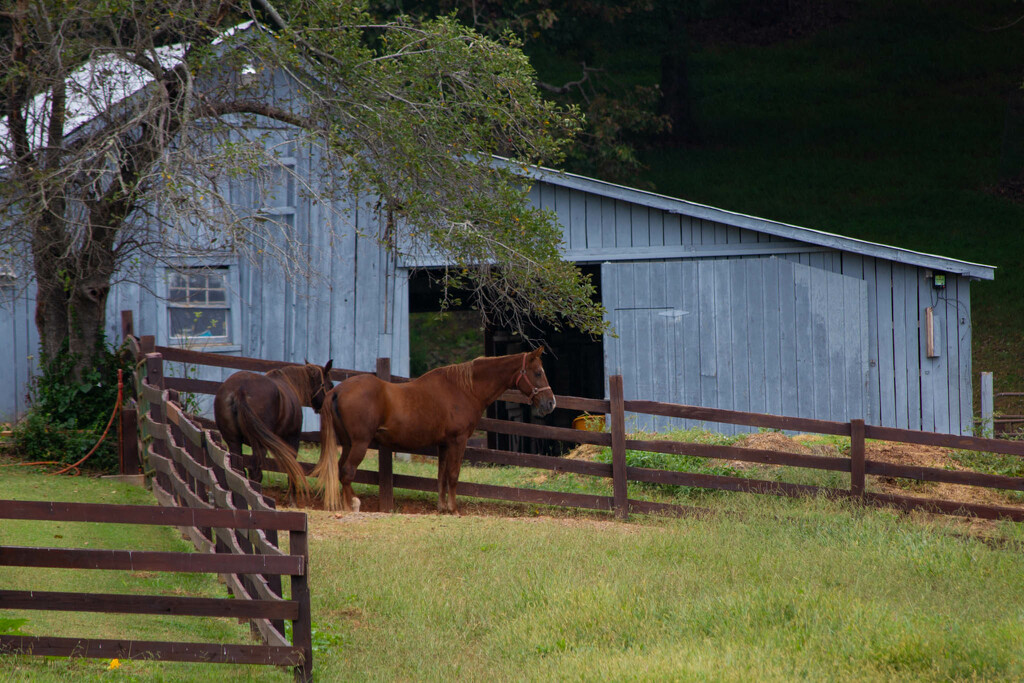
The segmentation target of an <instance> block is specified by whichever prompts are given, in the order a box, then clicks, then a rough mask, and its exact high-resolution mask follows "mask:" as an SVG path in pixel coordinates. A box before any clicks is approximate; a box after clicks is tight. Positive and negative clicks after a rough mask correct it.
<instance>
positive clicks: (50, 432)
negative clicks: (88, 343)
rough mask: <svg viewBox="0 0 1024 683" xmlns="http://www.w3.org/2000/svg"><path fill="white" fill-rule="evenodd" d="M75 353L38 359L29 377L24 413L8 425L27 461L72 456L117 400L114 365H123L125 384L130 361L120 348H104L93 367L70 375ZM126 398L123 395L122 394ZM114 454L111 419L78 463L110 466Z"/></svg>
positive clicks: (98, 467)
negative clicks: (38, 366) (77, 375)
mask: <svg viewBox="0 0 1024 683" xmlns="http://www.w3.org/2000/svg"><path fill="white" fill-rule="evenodd" d="M75 364H76V363H75V357H74V356H73V355H72V354H70V353H68V352H67V351H63V352H61V353H60V354H58V355H57V356H56V357H55V358H53V359H44V360H43V364H42V372H41V373H40V374H39V375H38V376H37V377H35V378H34V379H33V380H32V384H31V387H30V392H29V398H30V400H31V402H32V407H31V408H30V410H29V412H28V414H27V415H26V416H25V418H24V419H22V420H21V421H20V422H18V424H16V425H15V426H14V429H13V432H14V444H15V450H16V452H17V453H18V454H19V455H21V456H22V457H24V458H26V459H28V460H30V461H54V462H60V463H65V464H69V465H70V464H72V463H75V462H78V461H79V460H80V459H81V458H82V457H83V456H84V455H85V454H86V453H88V452H89V450H90V449H91V448H92V447H93V446H94V445H95V444H96V442H97V441H98V440H99V438H100V436H101V435H102V434H103V429H104V428H105V427H106V426H107V422H108V421H109V420H110V415H111V412H112V411H113V410H114V405H115V403H116V401H117V371H118V369H122V370H124V371H125V373H124V377H125V381H124V385H125V387H126V389H127V388H128V387H130V386H131V366H130V364H129V361H128V357H127V353H125V352H124V349H123V348H122V349H117V350H113V351H104V352H103V353H101V354H100V355H99V357H98V360H97V363H96V365H95V366H94V367H92V368H88V369H86V370H85V371H84V372H82V376H81V379H80V380H76V379H75V373H74V371H73V370H74V367H75ZM125 398H127V396H125ZM118 464H119V458H118V449H117V431H116V425H112V426H111V428H110V432H109V433H108V434H107V437H106V439H104V441H103V443H102V444H101V445H100V446H99V447H98V448H97V449H96V452H95V453H93V454H92V456H90V458H89V460H88V461H87V462H86V463H84V464H83V466H84V467H88V468H89V469H95V470H102V471H107V472H116V471H117V470H118Z"/></svg>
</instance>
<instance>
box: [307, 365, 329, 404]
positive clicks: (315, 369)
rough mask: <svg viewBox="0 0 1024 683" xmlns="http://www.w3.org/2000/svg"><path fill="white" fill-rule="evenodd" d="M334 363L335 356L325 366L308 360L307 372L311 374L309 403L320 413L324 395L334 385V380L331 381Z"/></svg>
mask: <svg viewBox="0 0 1024 683" xmlns="http://www.w3.org/2000/svg"><path fill="white" fill-rule="evenodd" d="M332 365H334V359H333V358H332V359H331V360H329V361H327V365H325V366H323V367H320V366H319V365H313V364H312V363H310V362H309V361H306V373H307V374H308V375H309V393H310V398H309V403H310V405H311V406H313V410H315V411H316V412H318V413H319V412H320V408H322V407H323V405H324V397H325V396H327V392H328V391H330V390H331V389H332V388H333V387H334V382H332V381H331V366H332Z"/></svg>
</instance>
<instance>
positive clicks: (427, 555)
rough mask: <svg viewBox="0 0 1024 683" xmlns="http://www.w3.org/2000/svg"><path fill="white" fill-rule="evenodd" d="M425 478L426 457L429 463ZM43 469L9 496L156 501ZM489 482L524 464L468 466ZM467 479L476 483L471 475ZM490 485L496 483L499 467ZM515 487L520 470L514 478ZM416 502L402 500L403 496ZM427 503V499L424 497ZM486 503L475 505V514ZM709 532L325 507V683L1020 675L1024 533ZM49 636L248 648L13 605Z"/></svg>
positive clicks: (317, 550)
mask: <svg viewBox="0 0 1024 683" xmlns="http://www.w3.org/2000/svg"><path fill="white" fill-rule="evenodd" d="M413 465H416V466H423V465H422V464H417V463H413ZM24 469H25V468H9V469H5V470H3V475H2V476H0V498H29V499H43V500H45V499H55V500H94V501H97V502H131V503H147V502H152V499H151V497H150V496H149V494H148V493H147V492H145V491H143V490H140V489H132V488H129V487H125V486H123V485H116V484H110V483H109V482H107V481H105V480H101V479H93V478H85V477H79V478H64V477H61V478H52V477H47V476H45V475H42V474H40V473H33V472H26V471H24ZM469 469H481V470H487V471H490V472H494V471H505V470H506V468H469ZM467 476H470V477H473V476H477V474H475V473H473V472H469V473H468V474H467ZM479 476H489V475H487V474H486V473H484V474H479ZM506 476H507V475H506ZM405 495H406V492H399V496H400V500H401V499H403V498H404V496H405ZM423 495H424V497H425V498H427V499H430V498H431V496H427V495H426V494H423ZM467 502H468V501H467ZM702 505H704V506H706V507H710V508H712V509H714V510H716V511H717V512H716V514H713V515H712V516H710V517H706V518H684V519H664V518H641V517H637V518H634V519H633V521H631V522H630V523H626V524H623V523H618V522H615V521H614V520H613V519H612V518H611V517H610V516H608V515H604V514H599V513H572V512H561V511H553V510H550V509H547V508H544V507H538V506H518V507H517V506H509V511H510V513H511V514H512V515H513V516H504V517H497V516H475V515H466V516H463V517H459V518H452V517H439V516H436V515H433V514H428V515H384V514H359V515H349V516H336V515H335V514H332V513H325V512H322V511H313V512H311V513H310V543H311V572H312V575H311V588H312V592H313V622H314V629H315V630H316V637H315V641H314V643H315V648H316V653H315V657H316V662H315V669H316V671H317V675H318V679H319V680H332V681H333V680H346V681H348V680H442V679H444V680H452V679H456V680H473V681H476V680H481V681H482V680H566V679H568V680H665V679H673V680H680V679H682V680H689V679H702V680H703V679H710V680H751V679H757V680H792V679H794V678H808V679H828V680H853V679H856V680H949V679H962V678H978V679H984V680H1013V679H1019V678H1021V677H1022V676H1024V632H1022V631H1021V629H1020V620H1021V618H1022V617H1024V584H1022V583H1021V582H1020V580H1019V579H1020V576H1021V574H1022V572H1024V553H1022V552H1021V551H1022V550H1024V533H1022V530H1021V528H1020V527H1018V526H1016V525H1012V524H1007V525H993V526H990V527H988V528H987V529H986V533H985V535H984V536H983V537H981V536H976V535H972V534H971V533H970V532H969V527H967V526H966V525H963V524H961V523H957V522H955V521H953V520H944V521H939V522H935V521H931V520H929V519H926V518H923V517H915V516H911V517H906V516H902V515H898V514H896V513H893V512H888V511H880V510H866V509H859V508H855V507H849V506H846V505H841V504H836V503H832V502H828V501H825V500H776V499H771V498H753V497H747V496H742V495H728V496H708V497H705V498H704V499H703V500H702ZM0 542H2V543H4V544H39V545H81V544H84V543H88V544H89V545H88V546H87V547H118V548H121V547H131V546H139V547H145V548H148V549H182V548H184V547H185V543H184V541H182V540H181V539H180V538H179V537H178V536H177V534H176V533H175V532H174V531H173V530H170V529H168V530H166V531H165V532H163V533H159V534H152V533H151V534H148V535H146V534H141V535H139V534H136V532H135V530H134V529H133V528H132V527H130V526H114V525H111V526H104V525H81V524H79V525H71V524H61V525H59V526H58V527H53V526H46V527H44V526H42V525H40V524H37V523H33V524H27V523H5V524H4V525H3V526H2V527H0ZM0 585H3V586H4V587H6V588H25V589H28V588H37V589H41V590H67V589H70V588H72V587H77V588H80V589H83V590H95V591H109V592H157V593H160V592H172V593H174V592H180V591H186V592H188V593H190V594H191V593H199V594H208V595H221V594H223V591H224V588H223V586H221V585H219V584H217V583H216V581H215V580H213V579H211V580H209V581H206V580H197V579H196V578H195V577H190V576H185V575H170V576H168V577H166V578H157V577H155V576H148V575H145V576H134V575H128V576H125V575H124V574H122V573H115V572H85V571H82V572H64V573H60V572H57V571H56V570H55V571H54V572H48V573H43V572H40V571H38V570H20V569H16V568H0ZM0 618H2V619H5V620H8V621H5V622H0V623H5V624H8V626H9V624H10V623H11V622H10V621H9V620H11V619H20V618H27V619H28V621H27V622H25V623H23V624H22V625H21V626H20V628H21V630H22V631H23V632H25V633H28V634H33V635H71V634H74V633H81V632H83V629H84V630H85V631H86V632H88V633H90V634H93V635H108V634H109V635H114V634H117V633H120V634H125V632H126V631H127V633H128V634H130V635H134V636H136V637H143V636H142V634H144V637H154V638H166V639H182V640H203V639H217V638H225V639H227V640H229V641H231V642H246V639H247V638H248V630H247V629H246V628H245V627H244V626H240V625H238V624H236V623H233V622H222V621H219V620H210V619H206V620H177V619H172V618H159V619H154V623H147V622H146V620H145V618H141V617H135V616H112V615H81V616H78V615H65V614H61V613H52V614H51V613H17V614H9V613H4V614H3V615H0ZM108 666H109V662H107V661H102V660H101V661H88V660H84V661H83V660H79V661H74V662H68V661H66V660H58V659H49V660H35V659H32V658H28V657H17V658H5V660H4V661H3V663H2V667H0V668H2V670H3V672H4V677H5V678H8V679H12V680H82V679H86V680H88V679H93V680H96V679H100V678H103V679H122V678H124V679H128V678H130V679H135V680H201V679H202V680H208V679H209V678H210V677H213V676H218V677H221V678H223V679H224V680H287V679H288V678H289V677H290V675H289V674H288V673H287V672H283V671H278V670H274V669H269V668H265V667H249V666H245V667H242V666H238V667H234V666H222V665H210V666H209V667H202V666H199V665H179V664H159V663H152V662H123V663H122V665H121V668H119V669H117V670H108Z"/></svg>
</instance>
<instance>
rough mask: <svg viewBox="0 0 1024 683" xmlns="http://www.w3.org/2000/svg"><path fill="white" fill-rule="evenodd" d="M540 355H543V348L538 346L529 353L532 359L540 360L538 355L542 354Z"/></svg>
mask: <svg viewBox="0 0 1024 683" xmlns="http://www.w3.org/2000/svg"><path fill="white" fill-rule="evenodd" d="M542 353H544V347H543V346H538V347H537V348H535V349H534V350H533V351H530V356H531V357H532V358H540V354H542Z"/></svg>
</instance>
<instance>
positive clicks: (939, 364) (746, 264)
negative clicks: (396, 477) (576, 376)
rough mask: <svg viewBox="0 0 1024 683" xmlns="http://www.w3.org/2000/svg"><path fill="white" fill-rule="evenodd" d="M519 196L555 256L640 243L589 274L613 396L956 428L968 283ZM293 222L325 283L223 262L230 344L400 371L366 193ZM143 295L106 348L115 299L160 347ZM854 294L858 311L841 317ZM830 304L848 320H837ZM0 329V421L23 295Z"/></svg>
mask: <svg viewBox="0 0 1024 683" xmlns="http://www.w3.org/2000/svg"><path fill="white" fill-rule="evenodd" d="M277 142H280V140H278V141H277ZM289 154H291V155H293V157H294V159H295V162H296V170H297V172H299V173H301V174H302V175H303V176H308V177H309V178H310V180H311V181H313V180H314V176H317V174H316V173H314V171H313V169H316V168H318V166H319V165H318V163H317V162H316V160H315V159H314V160H313V161H310V158H311V154H312V152H311V150H310V149H309V148H308V147H305V148H295V149H291V150H289ZM231 191H232V198H233V201H236V202H238V203H239V204H241V205H243V206H252V207H258V206H259V205H260V203H261V198H260V197H257V196H256V193H255V188H254V186H253V184H252V183H240V182H239V183H235V184H234V185H233V186H232V190H231ZM529 198H530V201H531V202H532V203H533V204H534V205H536V206H538V207H540V208H544V209H548V210H551V211H553V212H554V213H555V214H556V215H557V216H558V219H559V221H560V222H561V224H562V226H563V228H564V241H565V246H566V249H567V250H569V251H573V252H577V253H579V252H586V251H587V250H595V249H602V250H608V249H615V250H618V251H619V252H621V255H625V256H627V257H628V255H629V252H630V251H631V250H636V249H647V250H648V251H647V252H645V253H644V254H643V255H642V256H638V257H637V259H636V260H620V261H613V262H612V263H611V264H605V266H604V268H603V270H602V279H603V281H602V289H603V292H604V297H605V305H606V307H608V309H609V311H610V312H613V315H614V316H615V319H614V320H613V322H614V323H615V325H616V327H617V329H618V333H619V338H618V339H617V340H608V342H607V343H606V345H605V347H606V372H607V373H608V374H614V373H621V374H623V375H624V376H625V379H626V382H627V390H629V387H630V382H631V381H632V382H634V385H633V391H635V392H637V393H634V394H632V395H634V396H637V397H644V398H658V397H668V396H672V398H671V399H668V398H666V400H675V401H680V402H683V403H687V404H692V405H705V406H715V407H723V408H734V409H738V410H751V411H765V412H769V413H776V414H791V415H803V416H808V417H821V418H829V419H839V418H838V416H841V415H846V416H849V417H861V416H863V417H864V418H865V419H866V421H867V422H869V423H870V424H880V425H885V426H894V427H903V428H909V429H931V430H935V431H940V432H944V431H948V432H953V433H957V432H967V431H969V430H970V428H971V422H972V414H973V413H972V406H971V370H972V368H971V360H970V344H971V317H970V313H971V311H970V285H969V281H968V280H967V279H966V278H963V277H958V276H953V275H949V276H947V282H948V284H947V287H946V288H945V289H944V290H934V289H933V288H932V286H931V280H930V279H927V278H926V277H925V271H924V270H923V269H922V268H919V267H915V266H910V265H905V264H901V263H897V262H893V261H887V260H883V259H876V258H873V257H870V256H862V255H859V254H853V253H846V252H843V253H840V252H836V251H825V250H822V249H821V248H814V247H811V248H809V249H808V251H807V252H806V253H804V252H802V251H801V252H797V253H786V254H780V256H779V257H778V258H766V257H744V256H743V251H742V250H743V249H748V248H749V247H750V246H751V245H758V244H761V243H772V242H779V241H781V238H778V237H775V236H772V235H767V234H764V233H759V232H756V231H752V230H747V229H741V228H738V227H736V226H730V225H725V224H723V223H719V222H715V221H710V220H704V219H699V218H693V217H690V216H685V215H679V214H674V213H667V212H665V211H662V210H660V209H655V208H651V207H647V206H642V205H637V204H632V203H630V202H627V201H623V200H621V199H615V198H611V197H607V196H599V195H595V194H591V193H587V192H583V191H580V190H576V189H570V188H566V187H562V186H555V185H553V184H550V183H545V182H538V183H536V184H534V185H533V187H532V188H531V190H530V192H529ZM294 221H295V231H296V235H297V236H298V237H299V238H300V239H301V240H303V241H304V242H306V243H307V244H308V247H307V253H306V256H307V258H308V260H309V262H310V264H311V265H312V266H313V267H314V268H316V269H318V270H319V271H320V272H322V273H323V274H324V281H321V282H314V283H304V282H288V281H287V280H286V278H285V277H284V276H283V273H282V272H281V271H280V269H279V268H278V267H277V266H275V265H274V264H273V262H272V260H271V259H269V258H268V259H265V260H264V261H263V262H262V263H260V264H257V265H256V267H252V266H250V265H249V264H247V263H244V262H237V263H236V264H235V266H234V268H235V271H236V272H237V282H238V291H237V292H232V294H233V295H234V296H235V297H236V299H237V302H238V304H239V305H240V307H241V315H240V318H241V320H240V329H238V330H236V337H235V341H236V343H237V345H238V347H235V348H240V352H241V353H242V354H244V355H249V356H256V357H262V358H273V359H283V360H291V361H296V362H300V361H302V360H304V359H309V360H310V361H313V362H317V363H323V362H325V361H326V360H327V359H328V358H334V361H335V364H336V365H338V366H339V367H348V368H357V369H361V370H373V368H374V363H375V359H376V358H377V357H378V356H387V355H390V356H391V357H392V371H393V372H394V373H395V374H408V355H409V348H408V347H409V338H408V306H409V302H408V285H407V283H408V271H406V270H405V269H404V268H402V267H397V266H396V264H395V262H394V261H393V260H392V259H391V258H390V257H389V256H388V255H387V254H386V253H385V252H384V251H383V250H382V248H381V247H380V246H379V245H378V244H377V243H376V242H375V241H373V240H371V239H365V238H358V237H357V231H358V232H361V233H362V234H366V235H377V234H378V232H379V230H380V229H381V222H382V216H380V215H379V211H378V210H376V209H375V208H374V206H373V203H372V200H371V199H370V198H360V199H357V198H351V199H349V200H346V201H342V202H339V204H338V205H336V206H334V207H331V209H330V210H329V209H328V208H327V207H320V206H313V205H311V204H310V203H309V202H305V201H301V200H299V201H297V206H296V213H295V217H294ZM661 246H665V247H680V246H693V247H694V248H695V249H696V248H698V247H708V246H713V247H715V251H716V254H717V255H716V256H715V257H713V258H696V257H697V256H699V255H700V254H699V252H697V251H695V252H694V256H695V258H690V259H677V260H657V259H659V257H658V256H657V255H656V252H655V255H654V256H652V254H651V252H650V249H652V248H657V247H661ZM734 246H735V247H736V249H733V247H734ZM621 255H620V256H619V258H622V256H621ZM652 259H655V260H652ZM584 260H585V259H584ZM594 260H595V261H600V260H601V259H600V257H598V258H595V259H594ZM752 264H756V265H752ZM162 277H163V271H162V269H157V268H154V269H152V270H151V271H150V278H151V280H152V282H153V283H158V281H159V279H160V278H162ZM153 288H156V289H159V287H158V286H156V287H146V288H140V287H139V286H137V285H132V284H126V283H121V284H118V285H116V286H115V287H114V288H113V289H112V291H111V296H110V305H109V306H108V325H107V329H108V334H109V335H110V338H111V339H112V340H114V339H117V338H118V337H119V335H120V311H121V310H126V309H127V310H132V311H133V312H134V314H135V320H136V329H137V330H138V331H139V332H140V333H142V332H155V333H156V334H157V335H158V343H161V344H165V343H167V337H166V335H167V321H166V318H167V315H166V308H165V306H164V305H163V304H162V303H161V302H160V301H159V300H158V299H157V298H156V297H154V296H153V295H152V294H151V293H150V291H149V290H150V289H153ZM861 296H863V300H864V306H863V307H859V308H857V307H854V308H853V309H851V308H850V306H851V305H852V304H851V302H853V301H855V300H858V301H859V298H858V297H861ZM928 306H931V307H933V309H934V313H935V315H934V321H935V338H936V340H937V343H938V344H939V348H940V353H939V355H938V356H937V357H936V358H927V357H926V353H925V336H924V335H923V334H921V330H922V325H923V321H924V315H925V314H924V311H925V308H927V307H928ZM840 310H842V311H852V312H851V313H850V315H836V314H835V312H836V311H840ZM0 335H2V336H3V338H4V339H8V340H10V341H9V343H8V344H7V345H6V347H5V352H6V353H7V355H6V356H4V357H3V358H0V361H2V365H3V367H2V368H0V386H3V387H17V388H16V389H8V390H5V391H4V392H2V394H0V419H2V418H3V416H4V415H12V416H13V415H14V414H17V413H20V412H22V411H23V410H24V400H23V397H24V384H25V382H26V380H27V378H28V377H29V374H30V372H31V371H32V370H34V365H33V363H34V357H35V354H36V353H37V346H38V339H37V337H36V332H35V326H34V324H33V322H32V310H31V305H30V303H29V302H27V301H20V302H15V304H14V305H13V306H8V307H7V308H4V309H0ZM855 339H857V340H860V341H861V342H863V345H862V347H860V346H857V344H855V343H854V340H855ZM652 340H654V342H655V343H652ZM858 343H860V342H858ZM609 349H618V351H614V352H610V351H609ZM623 349H634V352H633V353H625V352H624V351H622V350H623ZM694 349H696V351H693V350H694ZM862 362H863V363H864V367H863V368H862V367H861V363H862ZM655 368H656V369H657V371H656V372H655V371H653V370H654V369H655ZM172 371H175V372H179V373H185V372H187V371H188V369H186V368H179V369H176V370H172ZM862 371H863V372H862ZM208 372H209V373H211V374H210V375H209V376H206V375H204V378H206V379H223V377H224V376H226V375H227V374H229V372H230V371H220V370H212V369H211V370H209V371H208ZM631 376H632V377H633V379H632V380H631V379H630V378H631ZM858 408H859V411H860V413H861V414H859V415H858V414H856V413H857V411H858ZM668 424H669V422H668V421H664V423H663V424H658V425H654V426H657V427H659V428H663V427H666V426H668Z"/></svg>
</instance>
